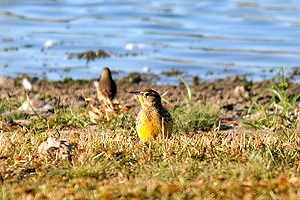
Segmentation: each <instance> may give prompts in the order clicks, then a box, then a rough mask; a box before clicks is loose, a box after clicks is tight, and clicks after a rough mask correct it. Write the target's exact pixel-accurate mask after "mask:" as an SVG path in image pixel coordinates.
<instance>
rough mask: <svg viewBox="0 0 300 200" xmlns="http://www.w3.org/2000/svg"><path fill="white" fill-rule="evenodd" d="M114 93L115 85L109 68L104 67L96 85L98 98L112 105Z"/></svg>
mask: <svg viewBox="0 0 300 200" xmlns="http://www.w3.org/2000/svg"><path fill="white" fill-rule="evenodd" d="M116 94H117V85H116V83H115V81H114V80H113V79H112V77H111V72H110V70H109V69H108V68H107V67H104V68H103V69H102V74H101V78H100V81H99V84H98V87H97V95H98V99H99V100H103V101H104V102H105V103H106V104H108V105H112V102H111V101H112V100H113V99H114V98H115V96H116Z"/></svg>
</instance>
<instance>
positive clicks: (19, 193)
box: [0, 130, 300, 199]
mask: <svg viewBox="0 0 300 200" xmlns="http://www.w3.org/2000/svg"><path fill="white" fill-rule="evenodd" d="M48 135H51V133H48V134H47V133H43V134H38V135H33V134H31V135H26V136H22V135H20V134H18V133H17V132H15V133H4V132H1V134H0V137H1V138H0V141H1V144H0V152H1V156H0V161H1V168H0V175H1V176H0V180H1V186H2V187H1V188H2V191H1V198H3V199H18V198H26V199H64V198H65V199H84V198H87V199H99V198H125V199H126V198H138V199H140V198H151V199H155V198H166V199H174V198H176V199H192V198H200V199H202V198H209V199H210V198H217V199H222V198H226V199H236V198H248V199H253V198H261V199H266V198H270V199H272V198H275V199H282V198H287V199H293V198H296V197H299V195H300V194H299V190H298V188H299V187H300V176H299V170H300V165H299V164H300V162H299V158H300V147H299V142H300V138H299V131H295V132H294V134H293V135H292V136H291V137H290V138H289V139H287V138H286V137H283V138H281V137H279V136H278V135H274V134H271V135H266V136H258V135H252V136H250V137H247V136H246V135H239V136H237V137H233V138H232V137H229V136H225V135H224V134H222V132H208V133H204V134H197V135H188V134H185V135H183V134H178V135H174V137H172V138H171V139H170V140H166V141H163V142H160V143H158V142H154V143H153V144H152V146H151V149H149V147H148V146H147V145H145V144H143V143H140V142H139V140H138V138H137V137H136V134H135V133H132V134H127V132H122V131H117V132H113V133H112V132H100V131H91V132H81V133H79V132H78V130H72V131H70V132H66V133H65V134H61V138H60V139H66V140H68V141H69V142H70V143H72V144H73V146H74V147H75V149H74V151H73V152H72V155H73V157H72V161H71V162H69V161H66V160H60V159H51V158H49V157H47V156H42V155H39V154H38V152H37V148H38V146H39V144H40V143H41V142H42V141H43V140H44V139H45V138H47V137H48Z"/></svg>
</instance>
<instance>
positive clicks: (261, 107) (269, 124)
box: [246, 68, 300, 130]
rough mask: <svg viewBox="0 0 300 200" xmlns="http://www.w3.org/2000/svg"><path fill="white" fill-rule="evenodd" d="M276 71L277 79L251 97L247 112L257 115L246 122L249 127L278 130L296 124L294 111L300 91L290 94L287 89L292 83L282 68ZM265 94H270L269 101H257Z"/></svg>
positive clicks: (296, 119)
mask: <svg viewBox="0 0 300 200" xmlns="http://www.w3.org/2000/svg"><path fill="white" fill-rule="evenodd" d="M276 73H277V81H276V82H273V83H272V84H270V85H269V86H268V87H266V88H265V89H264V90H263V91H262V92H261V94H259V95H257V96H256V97H255V98H253V99H252V103H251V106H250V108H249V110H248V113H256V114H257V117H256V118H255V119H254V120H251V121H248V122H246V124H247V125H249V126H250V127H251V128H257V129H272V130H278V129H286V128H296V127H297V126H298V118H297V117H295V116H294V112H295V110H296V109H297V107H298V104H299V102H298V100H299V98H300V93H299V94H296V95H291V94H290V92H289V89H290V88H291V87H292V85H293V84H292V83H289V82H288V81H287V79H286V75H285V70H284V68H280V70H279V71H278V72H276ZM266 94H270V95H271V100H270V102H268V103H259V102H258V99H259V98H261V97H263V96H265V95H266Z"/></svg>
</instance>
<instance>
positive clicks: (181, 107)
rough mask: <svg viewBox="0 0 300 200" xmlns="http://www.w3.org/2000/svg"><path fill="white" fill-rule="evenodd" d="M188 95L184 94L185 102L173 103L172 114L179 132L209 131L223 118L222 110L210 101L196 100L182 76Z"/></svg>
mask: <svg viewBox="0 0 300 200" xmlns="http://www.w3.org/2000/svg"><path fill="white" fill-rule="evenodd" d="M178 77H179V79H180V80H181V81H182V82H183V84H184V86H185V88H186V91H187V96H185V95H182V98H183V99H184V102H178V103H176V104H173V105H172V108H173V109H172V111H171V112H172V116H173V118H174V123H175V126H176V130H177V131H178V132H195V131H209V130H211V128H212V127H213V126H214V125H216V123H217V121H218V120H220V118H221V110H220V108H218V107H213V105H211V104H209V103H199V102H196V101H194V98H193V94H192V90H191V88H190V86H189V85H188V84H187V82H186V81H185V80H184V79H183V78H182V77H181V76H178Z"/></svg>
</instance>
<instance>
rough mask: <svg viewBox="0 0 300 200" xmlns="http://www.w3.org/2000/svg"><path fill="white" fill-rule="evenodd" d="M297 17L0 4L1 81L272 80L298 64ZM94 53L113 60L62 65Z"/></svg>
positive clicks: (279, 0)
mask: <svg viewBox="0 0 300 200" xmlns="http://www.w3.org/2000/svg"><path fill="white" fill-rule="evenodd" d="M299 11H300V1H298V0H268V1H261V2H259V1H255V0H252V1H251V0H203V1H190V0H185V1H162V0H152V1H138V0H132V1H125V0H115V1H93V0H84V1H83V0H64V1H62V0H57V1H44V0H43V1H17V0H7V1H1V2H0V44H1V45H0V69H1V70H0V76H10V77H16V76H19V75H21V74H23V73H26V74H28V75H30V76H37V77H43V78H47V79H51V80H62V79H64V78H66V77H71V78H73V79H90V78H97V77H99V75H100V74H101V69H102V68H103V67H105V66H107V67H109V68H111V69H112V70H114V71H121V73H119V74H118V75H115V77H121V76H124V75H126V74H128V73H129V72H142V71H143V69H144V68H149V69H150V72H153V73H161V72H162V71H170V70H172V69H177V70H180V71H183V72H184V73H185V74H186V75H187V76H188V75H189V76H195V75H198V76H199V77H200V80H213V79H215V78H223V77H227V76H234V75H235V74H244V75H245V76H246V78H247V79H248V80H254V81H257V80H262V79H265V78H272V77H273V76H274V75H275V73H274V72H271V69H277V70H278V69H279V68H280V67H281V66H284V67H285V68H286V70H287V71H288V72H290V71H291V70H294V69H295V68H298V67H299V65H300V12H299ZM7 39H11V41H5V40H7ZM49 40H50V41H52V42H53V43H54V46H53V47H52V48H49V49H48V48H46V47H44V46H43V45H44V44H45V43H46V42H47V41H49ZM129 44H132V45H133V49H132V50H126V49H124V47H125V46H126V45H129ZM98 49H103V50H105V51H110V52H111V53H112V54H113V56H112V57H110V58H106V59H95V60H94V61H90V62H89V63H86V60H85V59H77V58H72V59H67V56H68V54H69V53H78V52H86V51H88V50H93V51H97V50H98ZM132 52H134V53H137V56H121V57H120V56H119V55H120V54H121V55H125V54H126V53H132ZM163 81H164V79H163V80H162V82H163ZM166 81H167V80H166Z"/></svg>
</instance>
